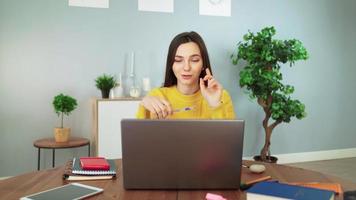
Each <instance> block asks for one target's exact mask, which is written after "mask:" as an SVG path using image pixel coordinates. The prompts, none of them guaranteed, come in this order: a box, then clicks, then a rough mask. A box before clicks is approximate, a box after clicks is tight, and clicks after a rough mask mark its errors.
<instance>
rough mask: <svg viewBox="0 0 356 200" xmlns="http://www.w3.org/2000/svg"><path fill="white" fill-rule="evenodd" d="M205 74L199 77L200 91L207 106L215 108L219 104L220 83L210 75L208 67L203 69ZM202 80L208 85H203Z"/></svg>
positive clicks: (221, 89)
mask: <svg viewBox="0 0 356 200" xmlns="http://www.w3.org/2000/svg"><path fill="white" fill-rule="evenodd" d="M205 72H206V75H205V77H204V78H200V84H199V85H200V91H201V94H202V95H203V97H204V98H205V100H206V101H207V102H208V104H209V106H210V107H212V108H216V107H218V106H219V105H220V104H221V102H220V101H221V95H222V91H223V88H222V86H221V85H220V83H219V82H218V81H217V80H215V79H214V77H213V76H212V75H211V73H210V70H209V68H206V70H205ZM204 81H208V86H205V85H204Z"/></svg>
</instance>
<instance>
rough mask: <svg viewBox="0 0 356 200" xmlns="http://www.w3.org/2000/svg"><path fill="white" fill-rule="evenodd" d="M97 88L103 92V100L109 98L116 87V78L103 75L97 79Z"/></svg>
mask: <svg viewBox="0 0 356 200" xmlns="http://www.w3.org/2000/svg"><path fill="white" fill-rule="evenodd" d="M95 83H96V87H97V88H98V89H99V90H101V95H102V97H103V98H109V94H110V90H111V89H112V88H114V87H115V85H116V78H115V76H112V75H106V74H103V75H101V76H99V77H98V78H96V79H95Z"/></svg>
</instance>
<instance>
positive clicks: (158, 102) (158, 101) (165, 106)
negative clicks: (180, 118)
mask: <svg viewBox="0 0 356 200" xmlns="http://www.w3.org/2000/svg"><path fill="white" fill-rule="evenodd" d="M140 104H141V105H142V106H143V107H145V108H146V109H147V110H149V111H150V112H151V116H153V117H154V118H158V119H165V118H167V117H168V116H169V115H172V114H173V110H172V107H171V104H170V103H169V102H168V101H167V100H165V99H162V98H159V97H154V96H145V97H144V98H143V99H142V101H141V103H140Z"/></svg>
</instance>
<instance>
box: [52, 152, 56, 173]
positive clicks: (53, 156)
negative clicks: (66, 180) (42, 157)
mask: <svg viewBox="0 0 356 200" xmlns="http://www.w3.org/2000/svg"><path fill="white" fill-rule="evenodd" d="M55 151H56V149H52V167H53V168H54V161H55V159H56V157H55V156H56V154H55Z"/></svg>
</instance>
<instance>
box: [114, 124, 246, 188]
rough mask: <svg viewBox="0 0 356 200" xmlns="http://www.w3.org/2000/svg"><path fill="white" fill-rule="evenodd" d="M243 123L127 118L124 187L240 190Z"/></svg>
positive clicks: (124, 138)
mask: <svg viewBox="0 0 356 200" xmlns="http://www.w3.org/2000/svg"><path fill="white" fill-rule="evenodd" d="M243 133H244V121H242V120H143V119H123V120H122V121H121V137H122V140H121V141H122V174H123V183H124V188H125V189H238V188H239V187H240V178H241V164H242V163H241V162H242V149H243V146H242V145H243Z"/></svg>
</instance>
